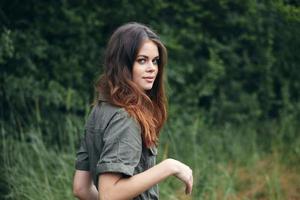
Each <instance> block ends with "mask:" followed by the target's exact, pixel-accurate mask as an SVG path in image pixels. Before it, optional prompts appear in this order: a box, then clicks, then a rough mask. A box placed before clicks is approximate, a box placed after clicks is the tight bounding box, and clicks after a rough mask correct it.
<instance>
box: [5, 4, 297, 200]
mask: <svg viewBox="0 0 300 200" xmlns="http://www.w3.org/2000/svg"><path fill="white" fill-rule="evenodd" d="M129 21H138V22H141V23H145V24H147V25H150V26H151V27H152V28H154V30H156V31H157V32H158V33H159V35H160V36H161V38H162V40H163V41H164V43H165V44H166V46H167V48H168V54H169V61H168V66H167V86H168V88H167V89H168V96H169V102H170V106H169V115H170V118H169V121H168V124H167V126H166V127H165V129H164V133H163V134H162V140H161V149H163V150H164V152H162V153H163V154H161V156H173V157H175V158H178V159H180V158H185V159H186V160H184V161H186V162H187V163H189V164H191V165H192V166H193V169H194V172H195V175H196V178H197V180H196V185H197V189H196V190H195V193H194V197H201V198H202V199H220V198H219V196H218V195H221V196H222V195H224V196H225V197H228V198H230V197H231V196H230V195H231V194H236V195H237V191H242V190H243V187H245V188H247V181H250V180H246V183H244V184H245V185H243V184H241V186H240V187H239V181H242V180H238V178H237V177H238V175H239V174H238V171H239V170H236V171H235V170H234V169H233V171H230V170H231V169H227V167H228V165H230V163H231V164H232V165H234V166H239V167H245V170H246V171H247V170H250V169H251V167H253V166H254V165H255V163H256V162H257V161H258V160H260V159H261V158H264V156H265V155H269V154H271V155H277V153H278V154H279V155H281V153H282V152H286V154H285V155H286V156H285V157H284V158H283V159H279V160H277V161H278V162H277V164H278V166H279V165H280V166H281V164H283V165H284V166H295V165H299V159H298V158H299V153H300V149H299V146H300V145H299V144H300V142H299V134H297V133H298V132H299V130H298V129H297V127H298V124H299V119H300V103H299V102H300V99H299V98H300V78H299V74H300V68H299V63H300V60H299V59H300V57H299V55H298V54H299V47H300V39H299V37H298V35H300V7H299V3H297V1H293V0H267V1H251V0H238V1H233V0H203V1H192V0H186V1H170V0H158V1H153V0H150V1H146V0H142V1H134V2H129V1H125V0H122V1H114V0H113V1H104V0H100V1H93V2H92V1H67V0H64V1H33V0H28V1H26V2H23V1H18V0H10V1H7V0H4V1H1V2H0V31H1V32H0V72H1V76H0V102H1V103H0V105H1V106H0V124H1V127H0V128H1V150H3V151H2V153H1V161H3V163H4V166H5V167H3V169H1V173H5V174H7V173H8V171H9V172H10V173H11V174H14V176H12V177H6V178H2V176H1V177H0V179H1V181H0V185H1V187H0V188H1V189H0V194H1V193H3V194H9V196H6V197H7V198H10V199H26V198H27V199H41V198H43V197H40V196H35V197H31V196H30V195H33V194H34V195H39V194H38V193H37V192H36V191H35V190H36V189H37V190H38V191H41V192H40V194H48V195H49V196H48V197H47V198H49V199H67V198H70V195H71V193H70V191H69V190H68V189H67V188H68V187H70V184H71V183H70V181H71V180H70V178H71V172H72V170H73V166H72V164H71V160H72V159H71V158H72V157H74V152H75V149H76V147H77V144H78V141H79V137H80V135H81V133H82V129H83V124H84V118H85V117H86V115H87V114H88V112H89V109H90V104H91V102H92V99H93V95H94V89H93V83H94V80H95V79H96V78H97V76H98V75H99V74H100V73H101V71H102V62H103V57H102V55H103V53H104V50H105V46H106V43H107V41H108V38H109V36H110V35H111V33H112V32H113V31H114V30H115V28H117V27H118V26H119V25H121V24H123V23H125V22H129ZM37 135H38V136H37ZM182 141H185V143H184V142H182ZM13 144H15V146H16V148H15V149H11V147H10V145H13ZM178 144H180V145H178ZM190 144H192V145H190ZM50 148H51V151H49V152H48V149H50ZM7 151H9V152H10V154H6V153H3V152H7ZM60 152H62V154H60ZM22 153H25V154H26V155H25V154H22ZM27 154H28V155H33V157H30V156H27ZM275 157H276V156H275ZM54 158H57V159H58V163H59V165H58V166H54V165H55V164H54V163H53V160H51V159H54ZM14 159H15V160H14ZM35 160H36V161H37V162H36V163H35V162H34V161H35ZM43 161H44V162H45V163H44V162H43ZM14 163H17V164H16V165H14ZM64 163H65V164H64ZM27 165H28V166H29V167H28V169H26V170H25V171H22V170H23V169H24V167H25V166H27ZM48 165H49V166H52V167H53V170H52V168H51V169H48V167H47V166H48ZM212 166H213V167H212ZM46 168H47V171H48V170H51V171H49V174H46V173H45V170H46ZM58 168H62V169H63V170H64V172H63V174H61V176H60V174H57V169H58ZM233 168H234V167H233ZM35 169H36V170H37V171H36V173H35V172H34V170H35ZM298 170H299V169H298ZM272 172H274V173H273V174H268V173H267V175H266V178H265V179H264V181H265V182H264V183H265V184H266V185H267V186H268V187H269V189H268V190H267V191H265V190H264V191H263V192H262V193H263V195H267V193H268V195H269V196H268V197H270V198H271V197H272V198H273V199H276V198H277V199H280V198H281V197H282V196H280V195H283V196H284V192H282V190H284V187H283V186H282V187H281V185H280V184H281V182H280V178H281V176H280V174H278V173H280V172H281V171H280V169H277V168H276V169H274V170H273V171H272ZM21 173H23V174H24V176H21V178H22V179H21V180H20V182H17V181H18V180H15V179H13V177H15V176H19V174H21ZM50 173H51V174H50ZM52 173H53V176H51V175H52ZM249 173H250V174H251V172H249ZM262 173H263V172H262ZM30 176H33V177H34V178H33V179H35V180H36V182H35V181H32V178H28V177H30ZM52 177H54V180H51V178H52ZM2 180H3V183H2ZM55 181H57V183H61V184H63V186H62V187H61V188H57V187H56V186H57V185H59V184H55ZM251 181H253V180H251ZM251 181H250V182H251ZM254 182H255V181H254ZM6 183H7V184H6ZM19 183H20V184H19ZM44 183H46V185H45V184H44ZM219 183H220V184H219ZM255 183H256V182H255ZM296 183H298V182H297V181H296ZM218 184H219V185H220V187H219V186H218ZM20 185H22V187H21V189H20V188H19V186H20ZM36 185H38V186H40V187H36V188H35V186H36ZM250 185H251V184H250ZM2 186H3V187H2ZM43 186H44V187H43ZM174 187H175V188H176V187H178V184H176V181H173V180H172V179H171V180H168V181H167V182H166V183H164V184H162V190H161V193H162V197H163V198H168V197H169V198H173V197H170V196H168V195H170V192H169V191H173V188H174ZM2 188H4V189H2ZM19 189H20V190H19ZM60 189H62V190H60ZM67 190H68V191H67ZM27 191H28V193H27ZM64 191H67V192H66V193H64ZM54 193H57V196H54V195H55V194H54ZM14 195H15V196H14ZM52 195H53V196H52ZM60 195H61V196H60ZM0 198H1V196H0ZM176 198H179V197H177V196H176V194H175V196H174V199H176ZM253 198H254V199H255V198H259V197H256V196H253Z"/></svg>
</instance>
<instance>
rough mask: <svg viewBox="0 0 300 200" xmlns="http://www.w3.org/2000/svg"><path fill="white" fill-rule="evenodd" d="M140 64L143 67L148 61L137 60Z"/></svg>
mask: <svg viewBox="0 0 300 200" xmlns="http://www.w3.org/2000/svg"><path fill="white" fill-rule="evenodd" d="M137 61H138V63H139V64H141V65H143V64H145V63H146V59H144V58H142V59H138V60H137Z"/></svg>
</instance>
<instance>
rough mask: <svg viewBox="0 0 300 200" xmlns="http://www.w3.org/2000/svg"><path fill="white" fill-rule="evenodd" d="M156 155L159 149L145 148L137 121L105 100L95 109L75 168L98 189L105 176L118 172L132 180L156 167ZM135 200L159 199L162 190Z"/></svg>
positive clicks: (89, 120) (87, 124)
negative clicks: (89, 173)
mask: <svg viewBox="0 0 300 200" xmlns="http://www.w3.org/2000/svg"><path fill="white" fill-rule="evenodd" d="M156 155H157V148H156V147H152V148H147V147H146V146H145V145H144V144H143V142H142V136H141V128H140V126H139V124H138V123H137V122H136V121H135V119H133V118H132V117H130V116H129V114H128V113H127V112H126V111H125V109H123V108H120V107H115V106H112V105H111V104H109V103H108V102H106V101H105V100H101V101H100V102H99V103H98V105H96V106H94V108H93V109H92V112H91V113H90V115H89V117H88V120H87V122H86V125H85V131H84V137H83V138H82V141H81V145H80V148H79V150H78V151H77V158H76V164H75V167H76V169H77V170H84V171H90V172H91V175H92V178H93V182H94V184H95V186H96V187H98V178H99V175H100V174H101V173H105V172H116V173H121V174H123V176H124V177H130V176H133V175H135V174H138V173H141V172H143V171H145V170H147V169H149V168H151V167H153V166H154V165H155V163H156ZM134 199H135V200H142V199H143V200H146V199H147V200H150V199H151V200H152V199H159V192H158V186H157V185H155V186H154V187H152V188H150V189H148V190H147V191H145V192H144V193H142V194H140V195H139V196H137V197H135V198H134Z"/></svg>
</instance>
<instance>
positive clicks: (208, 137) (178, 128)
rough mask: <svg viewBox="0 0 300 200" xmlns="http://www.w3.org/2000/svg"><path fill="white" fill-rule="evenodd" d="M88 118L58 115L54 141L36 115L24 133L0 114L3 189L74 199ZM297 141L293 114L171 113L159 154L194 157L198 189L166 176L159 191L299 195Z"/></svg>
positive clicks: (5, 194) (244, 199) (208, 197)
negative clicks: (257, 119)
mask: <svg viewBox="0 0 300 200" xmlns="http://www.w3.org/2000/svg"><path fill="white" fill-rule="evenodd" d="M12 118H14V117H12ZM39 118H40V120H43V119H42V117H41V116H40V115H39ZM79 121H81V123H79ZM83 121H84V119H83V117H82V119H78V118H76V117H74V116H72V115H66V116H65V118H64V120H61V119H60V121H57V122H56V123H57V124H56V127H57V131H59V133H58V134H57V133H56V134H55V135H56V136H57V135H60V137H56V140H57V141H56V142H57V143H54V142H53V141H55V140H54V139H53V138H52V139H50V140H49V138H50V137H51V135H49V133H51V131H53V130H55V129H53V128H52V129H51V131H50V130H48V131H49V132H47V133H48V135H47V136H45V129H43V128H42V127H41V123H40V122H39V121H37V120H34V119H33V120H32V123H31V124H30V125H28V126H27V127H19V128H18V129H17V130H18V131H19V132H18V135H19V137H10V135H14V134H12V133H11V131H13V130H14V128H13V127H12V126H9V125H7V124H6V125H4V124H3V122H1V152H2V153H1V161H2V169H1V173H3V175H2V176H1V178H0V179H1V196H0V197H1V198H2V199H17V200H18V199H22V200H23V199H28V200H29V199H30V200H35V199H36V200H40V199H46V200H58V199H74V198H73V196H72V190H71V187H72V177H73V173H74V159H75V151H76V147H77V144H78V140H79V136H80V134H81V133H82V131H81V130H82V128H83ZM171 122H172V123H171ZM16 124H17V123H16ZM59 140H60V141H59ZM57 144H59V145H57ZM299 146H300V136H299V126H298V121H297V119H296V118H293V117H291V118H290V117H285V118H283V119H282V120H280V121H277V122H271V121H268V122H263V123H259V124H258V123H256V124H253V123H247V124H243V125H239V126H234V125H230V124H227V125H224V126H219V127H211V126H207V125H205V123H204V122H202V121H201V120H200V118H197V117H195V118H191V120H190V121H185V122H183V121H182V120H181V118H180V117H178V118H176V117H173V118H171V120H170V123H168V125H167V126H166V127H165V129H164V131H163V133H162V135H161V142H160V153H159V159H158V160H162V159H165V158H167V157H172V158H175V159H178V160H181V161H183V162H185V163H187V164H188V165H190V166H191V167H192V169H193V172H194V189H193V194H192V196H186V195H184V188H183V185H182V183H180V182H179V181H178V180H177V179H175V178H168V179H167V180H166V181H164V182H162V183H161V184H160V196H161V199H162V200H169V199H170V200H172V199H174V200H180V199H203V200H222V199H233V200H235V199H237V200H240V199H241V200H250V199H274V200H281V199H300V151H299Z"/></svg>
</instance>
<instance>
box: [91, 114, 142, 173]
mask: <svg viewBox="0 0 300 200" xmlns="http://www.w3.org/2000/svg"><path fill="white" fill-rule="evenodd" d="M141 153H142V138H141V130H140V126H139V125H138V123H137V122H136V121H135V120H134V119H133V118H132V117H130V116H129V115H128V114H127V113H126V112H125V111H124V112H119V113H117V114H116V115H115V116H114V117H113V118H112V119H111V120H110V122H109V124H108V126H107V127H106V129H105V131H104V135H103V148H102V152H101V154H100V158H99V160H98V163H97V166H96V174H97V176H99V174H101V173H105V172H117V173H122V174H124V175H126V176H132V175H133V173H134V169H135V167H136V166H137V165H138V163H139V162H140V158H141Z"/></svg>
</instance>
